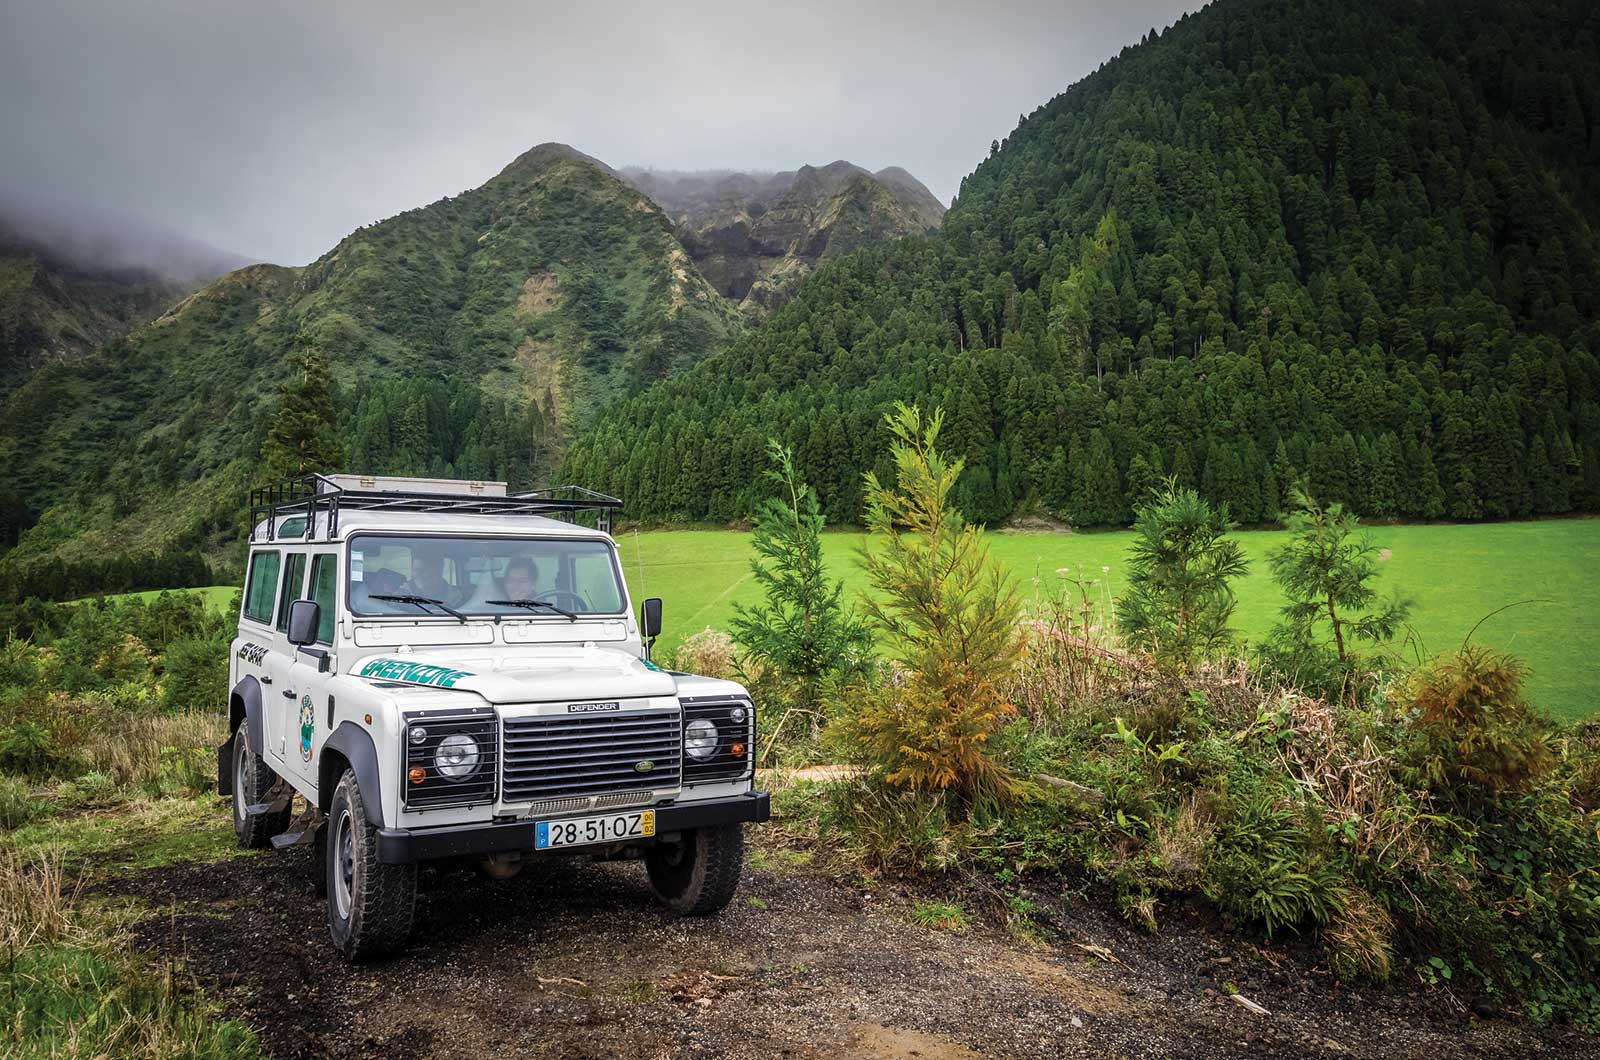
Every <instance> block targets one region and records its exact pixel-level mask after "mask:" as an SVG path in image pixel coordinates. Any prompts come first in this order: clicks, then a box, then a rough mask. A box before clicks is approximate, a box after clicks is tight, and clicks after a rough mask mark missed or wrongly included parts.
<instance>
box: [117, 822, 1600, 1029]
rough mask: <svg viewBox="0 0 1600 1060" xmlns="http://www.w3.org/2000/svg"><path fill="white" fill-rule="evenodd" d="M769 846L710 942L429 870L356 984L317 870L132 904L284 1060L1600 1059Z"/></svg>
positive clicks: (1425, 1006)
mask: <svg viewBox="0 0 1600 1060" xmlns="http://www.w3.org/2000/svg"><path fill="white" fill-rule="evenodd" d="M758 842H759V844H760V845H759V846H757V847H756V849H755V853H754V856H753V860H754V861H755V862H756V863H757V864H756V865H754V866H752V867H750V868H749V869H747V873H746V877H745V882H744V886H743V888H742V890H741V892H740V894H739V896H738V897H737V898H736V899H735V900H734V904H733V905H732V906H731V907H730V908H729V909H728V910H727V911H726V912H725V913H723V914H722V915H721V916H720V917H716V918H711V919H706V920H674V919H671V918H669V917H667V916H666V915H664V914H663V913H662V912H660V911H659V910H658V909H657V908H656V907H655V906H654V905H653V904H652V902H651V900H650V896H649V893H648V891H647V889H646V886H645V881H644V873H643V870H642V868H640V867H639V866H638V865H629V864H611V865H597V864H592V863H589V862H585V861H580V860H576V859H563V860H557V861H553V862H550V863H547V864H543V865H536V866H533V867H532V868H530V869H529V870H528V871H526V872H524V873H523V874H522V876H520V877H518V878H516V879H514V880H510V881H503V882H492V881H489V880H487V879H483V878H480V877H479V876H478V875H477V874H476V873H475V872H471V871H451V872H450V873H446V874H436V873H429V874H427V875H426V876H425V879H424V887H425V892H424V894H423V897H422V900H421V906H420V910H419V913H420V916H419V922H418V927H417V933H416V941H415V944H414V945H413V947H412V949H411V950H410V951H409V952H408V953H406V954H405V955H404V956H402V957H400V958H398V959H395V960H392V961H389V962H386V963H383V964H379V965H371V966H364V967H354V968H352V967H349V966H347V965H345V964H344V963H342V962H341V961H340V960H338V959H337V958H336V957H335V956H334V955H333V952H332V950H331V949H330V948H329V946H328V941H327V935H326V927H325V922H324V914H323V906H322V904H321V902H320V901H319V900H318V899H316V898H315V897H314V895H313V894H312V891H311V888H310V884H309V882H308V881H309V877H310V857H309V855H308V854H307V853H306V852H305V850H303V849H300V850H294V851H288V852H281V853H266V854H262V855H254V856H249V857H240V858H236V859H233V860H229V861H224V862H220V863H216V864H208V865H197V864H178V865H169V866H166V867H163V868H159V869H152V870H146V871H143V872H135V873H132V874H129V875H125V876H122V877H120V878H118V879H117V880H116V881H115V883H114V884H112V885H111V889H112V890H115V891H121V892H123V893H129V894H136V895H138V896H139V897H141V898H143V899H144V900H145V901H147V902H148V903H150V904H151V905H152V906H153V907H156V908H161V909H163V912H161V913H160V914H158V915H153V916H152V917H151V918H150V919H149V920H148V922H146V923H145V924H143V925H141V926H140V928H139V935H140V938H141V941H142V942H143V943H144V944H145V945H147V946H149V947H150V948H151V949H152V950H155V951H158V952H161V951H165V950H167V949H169V948H170V947H171V946H173V945H176V946H178V947H179V948H180V949H181V950H183V951H184V952H185V954H186V956H187V959H188V962H189V966H190V968H191V969H192V970H193V971H194V972H195V973H196V974H197V975H198V977H199V978H200V980H201V982H202V983H203V984H204V985H205V988H206V989H207V991H208V992H209V993H211V994H213V995H214V996H217V997H219V998H221V999H222V1000H223V1002H224V1003H225V1005H226V1006H227V1008H228V1009H229V1010H230V1011H231V1012H233V1013H235V1014H237V1015H239V1016H240V1017H242V1018H243V1019H244V1020H245V1021H246V1022H248V1023H249V1024H250V1025H251V1026H252V1027H254V1028H255V1029H256V1030H257V1032H258V1033H259V1034H260V1035H261V1038H262V1041H263V1043H264V1045H265V1046H266V1048H267V1049H268V1051H269V1052H270V1053H271V1054H272V1055H273V1056H274V1057H277V1058H280V1060H291V1058H313V1057H335V1056H337V1057H387V1058H398V1057H424V1056H437V1057H462V1058H466V1057H472V1058H478V1057H553V1058H554V1057H559V1058H563V1060H568V1058H590V1057H593V1058H602V1057H603V1058H607V1060H611V1058H618V1057H674V1058H676V1057H693V1058H703V1057H718V1058H720V1057H763V1058H764V1057H816V1058H824V1060H858V1058H859V1060H909V1058H922V1060H954V1058H967V1057H973V1056H984V1057H1039V1058H1056V1057H1223V1056H1250V1057H1304V1056H1341V1057H1344V1056H1359V1057H1373V1058H1379V1057H1381V1058H1383V1060H1391V1058H1394V1057H1411V1056H1417V1057H1433V1058H1448V1060H1464V1058H1468V1057H1507V1058H1510V1057H1515V1058H1517V1060H1528V1058H1533V1057H1556V1056H1560V1057H1572V1056H1580V1055H1600V1049H1597V1048H1596V1045H1597V1043H1595V1042H1594V1040H1593V1039H1590V1038H1586V1037H1583V1036H1579V1035H1576V1034H1573V1033H1571V1032H1563V1031H1548V1032H1538V1031H1535V1030H1532V1029H1530V1028H1527V1027H1525V1026H1523V1025H1521V1024H1519V1023H1515V1022H1510V1021H1502V1020H1480V1019H1478V1018H1476V1017H1473V1016H1470V1015H1469V1014H1467V1013H1466V1011H1465V1007H1464V1006H1459V1005H1453V1004H1451V1002H1450V999H1448V998H1441V997H1438V996H1433V997H1425V996H1423V995H1422V994H1420V993H1406V992H1403V991H1398V990H1397V991H1390V992H1378V991H1366V990H1351V989H1348V988H1344V987H1340V986H1338V985H1336V984H1335V983H1334V982H1333V980H1332V979H1331V978H1330V977H1329V976H1327V975H1326V974H1325V973H1322V972H1319V971H1318V970H1317V969H1315V968H1314V967H1311V966H1309V965H1307V964H1306V963H1305V962H1304V961H1303V960H1300V959H1297V958H1296V957H1294V956H1292V955H1289V954H1285V953H1282V952H1274V951H1262V950H1260V949H1258V948H1256V947H1253V946H1250V945H1248V944H1245V943H1239V942H1233V941H1228V940H1224V939H1221V938H1218V937H1217V936H1215V935H1213V934H1212V933H1210V932H1207V931H1205V930H1204V929H1203V928H1201V927H1199V926H1198V925H1193V924H1191V925H1189V926H1184V925H1183V924H1178V925H1177V926H1172V927H1168V928H1167V929H1166V931H1165V933H1164V934H1163V935H1162V936H1159V937H1151V936H1147V935H1145V934H1143V933H1142V932H1139V931H1136V930H1134V929H1131V928H1129V927H1127V926H1126V925H1124V924H1122V923H1121V922H1120V921H1118V920H1116V919H1114V918H1112V917H1109V916H1108V915H1107V914H1105V913H1103V912H1100V911H1098V910H1097V909H1096V907H1094V906H1093V905H1092V904H1089V903H1084V902H1082V901H1079V900H1076V899H1070V898H1066V897H1062V896H1059V895H1054V896H1053V895H1050V894H1044V893H1041V894H1039V895H1038V896H1037V897H1038V900H1039V902H1040V910H1041V911H1040V914H1039V916H1038V918H1037V919H1038V922H1039V924H1040V926H1041V929H1042V930H1041V935H1042V936H1043V938H1044V940H1045V941H1043V942H1041V943H1040V944H1038V945H1035V946H1029V945H1026V944H1023V943H1020V942H1018V941H1016V940H1015V939H1013V938H1012V937H1011V936H1010V935H1008V934H1007V933H1005V932H1004V931H1002V930H999V929H998V928H996V927H993V926H985V925H984V924H982V923H975V924H974V926H973V927H972V928H971V929H970V930H968V931H966V932H962V933H951V932H948V931H943V930H936V929H930V928H924V927H919V926H916V925H915V924H913V923H911V922H910V920H909V919H908V913H909V910H910V902H909V901H908V900H907V899H906V898H905V897H903V896H900V895H898V894H896V893H894V892H893V891H892V890H885V889H883V888H879V889H876V890H875V891H873V892H870V893H869V892H865V891H863V890H862V889H859V888H858V887H854V886H847V885H846V884H845V883H843V882H839V881H836V880H834V879H830V878H827V877H825V876H824V875H822V874H820V873H818V872H816V871H815V870H813V869H811V868H809V867H807V866H805V865H803V864H799V865H797V864H796V863H795V862H796V861H797V859H795V858H793V857H791V856H786V855H788V854H789V853H790V852H788V851H785V850H784V849H782V848H781V847H779V846H778V845H777V841H776V840H774V839H771V838H768V837H763V838H762V839H760V840H759V841H758ZM174 913H175V915H176V920H175V930H174V920H173V915H174ZM1178 919H1181V918H1178ZM1107 957H1109V958H1110V959H1109V960H1107V959H1106V958H1107ZM1231 989H1237V990H1238V991H1240V992H1242V993H1244V994H1245V995H1246V996H1248V997H1249V998H1251V999H1252V1000H1254V1001H1255V1002H1257V1003H1258V1004H1260V1005H1261V1006H1263V1007H1265V1008H1266V1009H1267V1010H1268V1011H1269V1012H1270V1015H1258V1014H1254V1013H1252V1012H1249V1011H1247V1010H1246V1009H1245V1008H1243V1007H1242V1006H1240V1005H1239V1004H1237V1003H1235V1002H1234V1001H1233V1000H1231V999H1230V998H1229V997H1228V992H1229V991H1230V990H1231Z"/></svg>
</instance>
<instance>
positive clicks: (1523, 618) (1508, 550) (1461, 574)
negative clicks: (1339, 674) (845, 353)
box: [135, 519, 1600, 719]
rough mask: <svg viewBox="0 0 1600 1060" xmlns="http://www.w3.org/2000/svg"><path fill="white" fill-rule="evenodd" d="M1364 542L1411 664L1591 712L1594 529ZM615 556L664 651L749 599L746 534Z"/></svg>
mask: <svg viewBox="0 0 1600 1060" xmlns="http://www.w3.org/2000/svg"><path fill="white" fill-rule="evenodd" d="M1369 532H1370V533H1371V535H1372V539H1373V543H1374V544H1375V545H1377V547H1378V548H1379V549H1382V550H1385V551H1383V552H1381V553H1380V555H1382V556H1384V557H1386V558H1384V559H1383V561H1382V564H1381V566H1382V571H1383V573H1382V577H1381V581H1380V587H1381V588H1382V589H1383V591H1385V592H1397V593H1399V594H1400V595H1401V596H1403V597H1405V598H1407V599H1409V600H1411V601H1412V612H1411V626H1412V632H1413V635H1414V638H1415V647H1414V648H1412V649H1410V650H1411V651H1412V653H1413V654H1415V653H1417V652H1421V653H1423V654H1429V655H1431V654H1434V653H1437V652H1440V651H1445V650H1448V649H1450V648H1453V647H1455V646H1458V645H1459V644H1460V643H1461V641H1462V638H1464V637H1466V636H1467V634H1468V632H1469V631H1471V630H1472V628H1473V626H1475V625H1476V626H1477V627H1478V628H1477V632H1476V633H1474V634H1473V638H1474V639H1475V640H1476V641H1478V642H1479V643H1483V644H1488V645H1491V646H1493V647H1497V648H1505V649H1507V650H1510V651H1513V652H1515V653H1517V654H1518V655H1520V656H1521V657H1522V658H1524V659H1525V660H1527V662H1528V665H1529V666H1530V667H1531V669H1532V675H1531V676H1530V678H1529V680H1528V689H1529V694H1530V696H1531V697H1532V700H1533V702H1534V704H1535V705H1536V706H1538V707H1539V708H1540V709H1542V710H1544V711H1546V712H1548V713H1549V714H1551V715H1553V716H1555V717H1559V718H1565V719H1575V718H1582V717H1586V716H1588V715H1589V714H1592V713H1594V712H1595V711H1596V708H1597V707H1600V608H1597V607H1596V606H1595V603H1594V601H1595V600H1596V599H1600V520H1596V519H1563V520H1551V521H1547V522H1532V523H1487V524H1477V525H1466V526H1456V525H1451V526H1388V527H1385V526H1379V527H1372V528H1370V531H1369ZM986 536H987V539H988V542H989V547H990V549H991V550H992V551H993V553H994V555H995V556H996V557H997V558H998V559H999V560H1000V561H1001V562H1002V563H1004V564H1005V565H1006V566H1007V567H1008V568H1010V570H1011V571H1012V572H1013V573H1014V574H1015V575H1016V577H1017V578H1018V580H1019V583H1020V585H1021V588H1022V591H1023V594H1024V596H1032V595H1033V594H1034V593H1035V592H1039V593H1041V594H1042V593H1047V592H1049V591H1051V590H1052V589H1053V588H1055V587H1059V585H1060V584H1061V579H1062V578H1063V576H1064V575H1063V574H1062V573H1061V572H1063V571H1064V572H1066V576H1071V577H1074V578H1080V579H1082V580H1083V581H1085V582H1093V583H1094V584H1093V585H1092V586H1091V590H1090V591H1091V593H1092V594H1095V595H1096V596H1099V597H1101V598H1102V599H1104V598H1106V597H1107V596H1111V597H1114V596H1115V595H1116V594H1117V593H1119V592H1120V591H1121V588H1122V583H1123V578H1124V571H1125V569H1126V559H1125V554H1126V551H1127V548H1128V544H1129V542H1130V541H1131V540H1132V537H1133V535H1132V534H1131V533H1130V532H1127V531H1116V532H1107V533H1092V534H1052V533H990V534H988V535H986ZM1284 537H1285V535H1284V534H1283V533H1281V532H1278V531H1268V530H1260V531H1244V532H1241V533H1240V534H1239V539H1240V540H1241V541H1242V542H1243V543H1244V546H1245V551H1246V553H1247V554H1248V556H1249V557H1250V573H1249V575H1248V576H1247V577H1246V578H1245V579H1244V580H1243V581H1242V582H1241V583H1240V584H1239V586H1238V593H1239V610H1238V614H1237V624H1238V627H1239V629H1240V631H1241V632H1242V633H1243V634H1244V635H1245V636H1246V637H1247V638H1249V639H1252V640H1254V639H1258V638H1260V637H1262V636H1264V635H1265V634H1266V633H1267V631H1268V630H1270V629H1271V628H1272V626H1273V623H1274V622H1275V621H1276V620H1277V617H1278V609H1279V608H1280V607H1281V606H1282V604H1283V600H1282V597H1281V596H1280V595H1279V593H1278V589H1277V586H1276V585H1274V584H1273V581H1272V576H1271V573H1270V570H1269V569H1268V566H1267V556H1268V554H1269V553H1270V552H1271V551H1272V549H1274V548H1275V547H1277V546H1278V545H1280V544H1281V543H1282V542H1283V541H1284ZM864 540H865V537H864V535H862V534H859V533H845V532H840V533H829V534H827V535H826V536H825V538H824V551H825V554H826V557H827V561H828V564H829V567H830V569H831V570H832V572H833V573H834V574H835V575H836V576H838V577H841V578H843V580H844V583H845V589H846V593H847V595H854V594H856V593H859V592H860V591H862V590H863V589H865V579H864V578H863V576H862V574H861V571H860V567H859V565H858V563H857V560H856V554H857V552H858V550H859V549H860V548H861V545H862V543H863V541H864ZM617 546H618V548H619V549H620V550H621V554H622V565H623V569H624V570H625V572H626V574H627V579H628V591H629V592H630V593H631V594H632V596H633V598H634V600H635V601H637V600H641V599H643V598H644V597H646V596H659V597H661V598H662V599H663V600H664V601H665V603H664V605H663V615H664V630H665V631H664V632H663V634H662V638H661V645H660V647H661V648H662V650H664V651H671V650H673V649H674V648H676V647H677V646H678V644H679V643H681V642H682V640H683V639H684V638H685V637H687V636H689V635H691V634H693V633H698V632H699V631H700V630H703V629H705V628H706V627H708V626H711V627H716V628H720V629H726V628H727V627H728V622H729V620H730V619H731V618H732V617H733V609H734V605H736V604H750V603H754V602H755V601H756V600H757V598H758V597H759V595H760V594H759V593H758V591H757V589H756V585H755V582H754V579H753V578H752V577H751V574H750V535H749V534H747V533H739V532H735V531H730V530H646V531H640V532H638V533H634V532H632V531H628V532H624V533H621V534H619V535H618V537H617ZM196 591H198V592H202V593H204V594H205V595H206V598H207V600H208V602H210V603H211V604H212V605H213V606H216V607H226V606H227V605H228V602H229V600H230V599H231V598H232V595H233V593H234V591H235V589H234V587H232V586H212V587H208V588H206V589H201V590H196ZM135 595H139V596H153V595H155V594H153V593H139V594H135ZM1507 605H1512V606H1509V607H1508V606H1507ZM1501 608H1504V610H1498V613H1494V612H1497V609H1501ZM1480 622H1481V624H1480Z"/></svg>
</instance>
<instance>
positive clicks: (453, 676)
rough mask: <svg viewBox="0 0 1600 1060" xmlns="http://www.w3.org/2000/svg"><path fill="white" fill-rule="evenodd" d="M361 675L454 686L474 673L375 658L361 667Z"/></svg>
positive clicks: (441, 686) (402, 660)
mask: <svg viewBox="0 0 1600 1060" xmlns="http://www.w3.org/2000/svg"><path fill="white" fill-rule="evenodd" d="M360 676H361V677H372V678H376V679H378V680H380V681H404V682H406V683H407V684H412V685H434V686H436V687H438V688H454V687H455V684H456V682H457V681H459V680H461V679H462V678H463V677H471V676H472V674H471V673H470V672H468V671H466V670H452V669H450V668H449V667H448V666H430V665H429V664H427V663H417V662H406V661H405V660H404V659H373V660H371V661H369V662H368V663H367V664H366V665H364V666H363V667H361V671H360Z"/></svg>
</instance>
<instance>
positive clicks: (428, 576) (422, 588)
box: [406, 549, 456, 604]
mask: <svg viewBox="0 0 1600 1060" xmlns="http://www.w3.org/2000/svg"><path fill="white" fill-rule="evenodd" d="M406 592H407V593H410V594H412V595H414V596H426V597H429V598H431V599H434V600H443V601H444V602H445V603H447V604H454V603H455V595H456V589H455V586H453V585H451V584H450V583H449V582H447V581H445V579H444V557H443V556H441V555H439V554H438V553H437V552H432V551H426V550H420V549H419V550H416V551H413V552H412V553H411V581H410V582H409V583H408V584H407V585H406Z"/></svg>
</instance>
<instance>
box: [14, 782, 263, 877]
mask: <svg viewBox="0 0 1600 1060" xmlns="http://www.w3.org/2000/svg"><path fill="white" fill-rule="evenodd" d="M8 848H9V850H12V851H15V852H16V853H17V854H19V855H21V856H25V857H35V856H39V855H42V854H45V853H47V852H49V851H62V852H63V853H65V855H66V856H67V857H68V858H69V859H72V860H77V859H84V858H89V859H92V860H93V861H94V863H95V864H96V866H97V867H102V868H126V869H148V868H155V867H157V866H159V865H167V864H171V863H173V862H177V861H202V862H205V861H221V860H223V859H224V858H230V857H235V856H239V855H240V854H241V851H240V850H239V848H238V846H237V845H236V844H235V842H234V836H233V828H232V823H231V821H230V819H229V818H228V817H225V816H222V815H220V814H218V812H217V797H216V796H215V795H201V796H199V797H197V798H192V799H189V798H161V799H137V800H135V801H132V802H126V803H119V804H117V805H115V806H111V807H107V808H104V809H98V810H90V811H86V812H83V813H78V814H76V815H62V816H53V817H45V818H43V819H40V820H36V821H33V822H31V823H29V824H25V825H23V826H22V827H21V828H18V829H16V830H15V831H12V832H9V833H5V832H0V855H3V854H4V853H5V852H6V851H7V849H8Z"/></svg>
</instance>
